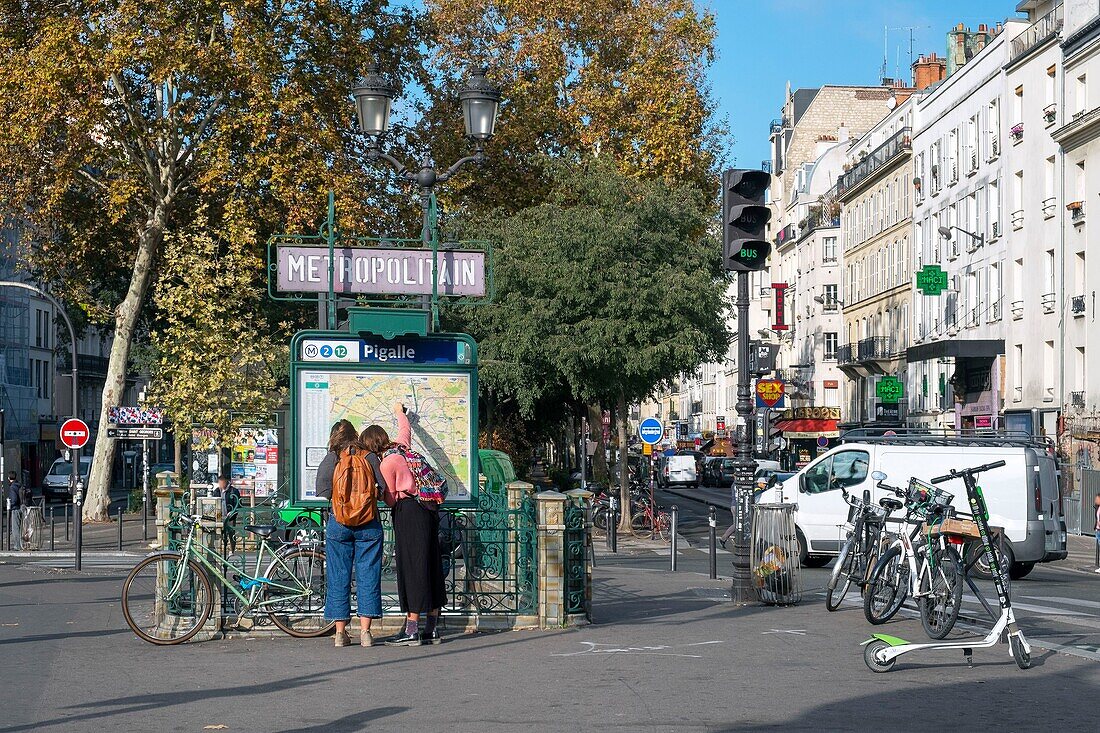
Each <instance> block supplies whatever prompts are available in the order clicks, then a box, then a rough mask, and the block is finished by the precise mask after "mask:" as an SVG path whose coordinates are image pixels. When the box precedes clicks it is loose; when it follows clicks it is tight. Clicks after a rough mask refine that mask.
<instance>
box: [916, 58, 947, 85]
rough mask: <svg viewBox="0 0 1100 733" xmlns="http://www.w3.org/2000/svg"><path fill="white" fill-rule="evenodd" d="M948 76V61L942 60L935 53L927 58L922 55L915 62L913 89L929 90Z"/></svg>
mask: <svg viewBox="0 0 1100 733" xmlns="http://www.w3.org/2000/svg"><path fill="white" fill-rule="evenodd" d="M945 76H947V61H946V60H945V59H941V58H940V57H939V56H937V55H936V54H935V52H933V53H930V54H928V55H927V56H925V55H924V54H921V55H920V56H919V57H918V58H917V60H916V61H914V62H913V87H914V88H916V89H927V88H928V87H930V86H932V85H933V84H935V83H936V82H938V81H942V80H943V78H944V77H945Z"/></svg>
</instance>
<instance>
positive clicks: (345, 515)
mask: <svg viewBox="0 0 1100 733" xmlns="http://www.w3.org/2000/svg"><path fill="white" fill-rule="evenodd" d="M332 515H333V516H334V517H336V521H337V522H339V523H340V524H342V525H344V526H345V527H361V526H363V525H364V524H367V523H368V522H373V521H374V520H375V518H377V517H378V482H377V481H376V480H375V477H374V469H372V468H371V465H370V464H369V463H367V454H366V453H363V452H359V451H356V449H355V448H348V449H347V450H345V451H344V452H343V453H341V454H340V460H339V461H337V463H336V470H335V471H334V472H333V474H332Z"/></svg>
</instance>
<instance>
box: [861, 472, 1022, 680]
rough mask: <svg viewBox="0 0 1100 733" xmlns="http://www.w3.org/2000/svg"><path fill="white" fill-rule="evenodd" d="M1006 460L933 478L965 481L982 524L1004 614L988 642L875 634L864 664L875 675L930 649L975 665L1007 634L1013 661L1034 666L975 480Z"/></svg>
mask: <svg viewBox="0 0 1100 733" xmlns="http://www.w3.org/2000/svg"><path fill="white" fill-rule="evenodd" d="M1003 465H1005V462H1004V461H996V462H994V463H987V464H985V465H982V466H976V467H974V468H966V469H963V470H961V471H956V470H954V469H952V470H951V473H949V474H948V475H946V476H938V477H936V478H934V479H932V483H934V484H939V483H943V482H944V481H951V480H953V479H959V478H961V479H962V480H963V483H964V484H965V485H966V496H967V498H968V499H969V500H970V511H971V513H972V514H973V515H974V523H975V524H977V525H978V533H979V534H980V535H981V538H982V547H983V548H984V552H985V557H986V560H987V561H988V562H989V569H990V571H991V572H992V575H993V586H994V587H995V588H996V589H997V600H998V601H999V602H1000V605H1001V615H1000V618H998V619H997V623H996V624H995V625H994V626H993V629H992V630H991V631H990V632H989V634H987V635H986V637H985V638H984V639H969V640H964V641H951V642H933V643H930V644H912V643H910V642H908V641H905V640H904V639H899V638H897V637H896V636H890V635H889V634H874V635H873V636H872V638H870V639H868V640H867V641H865V642H863V643H864V645H865V646H864V649H863V661H864V662H866V663H867V666H868V667H869V668H870V669H871V671H872V672H889V671H890V670H891V669H893V667H894V662H896V661H897V658H898V657H900V656H901V655H902V654H908V653H909V652H916V651H926V650H936V651H940V650H950V649H961V650H962V652H963V654H964V655H966V662H967V664H972V663H973V654H974V650H975V649H986V648H989V647H994V646H996V645H997V644H999V643H1001V639H1002V637H1003V636H1004V634H1005V633H1006V632H1007V634H1008V646H1009V649H1010V650H1011V652H1012V658H1013V659H1014V660H1015V661H1016V666H1018V667H1019V668H1020V669H1027V668H1028V667H1030V666H1031V646H1030V645H1029V644H1028V643H1027V639H1025V638H1024V633H1023V632H1022V631H1020V629H1019V627H1017V626H1016V617H1015V616H1014V615H1013V613H1012V602H1011V601H1010V600H1009V597H1008V591H1007V589H1006V587H1005V575H1006V573H1007V572H1008V568H1002V567H1001V558H1000V556H999V555H1000V553H997V552H995V551H994V549H993V542H992V540H991V539H990V535H989V510H988V509H987V508H986V503H985V496H983V495H982V490H981V487H979V486H978V484H977V481H975V478H974V477H975V476H977V475H978V474H979V473H982V472H983V471H989V470H991V469H994V468H1000V467H1001V466H1003Z"/></svg>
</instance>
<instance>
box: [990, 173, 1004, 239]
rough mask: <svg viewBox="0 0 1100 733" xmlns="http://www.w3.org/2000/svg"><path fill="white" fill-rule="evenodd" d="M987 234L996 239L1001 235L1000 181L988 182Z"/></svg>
mask: <svg viewBox="0 0 1100 733" xmlns="http://www.w3.org/2000/svg"><path fill="white" fill-rule="evenodd" d="M988 201H989V207H988V208H989V236H990V238H991V239H996V238H997V237H999V236H1001V188H1000V182H999V181H997V180H992V181H990V182H989V197H988Z"/></svg>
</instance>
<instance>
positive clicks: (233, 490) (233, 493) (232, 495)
mask: <svg viewBox="0 0 1100 733" xmlns="http://www.w3.org/2000/svg"><path fill="white" fill-rule="evenodd" d="M214 496H220V497H221V499H222V517H224V520H223V522H222V539H223V541H224V542H225V544H226V545H227V546H228V547H229V551H230V552H236V551H237V535H238V533H237V518H238V515H237V512H238V510H239V509H240V508H241V490H240V489H238V488H237V487H236V486H234V485H233V484H231V483H230V482H229V477H228V476H224V475H223V476H218V486H217V488H215V489H214Z"/></svg>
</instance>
